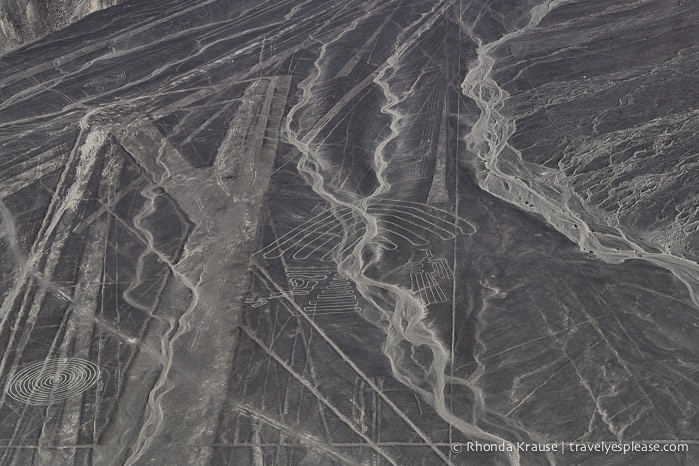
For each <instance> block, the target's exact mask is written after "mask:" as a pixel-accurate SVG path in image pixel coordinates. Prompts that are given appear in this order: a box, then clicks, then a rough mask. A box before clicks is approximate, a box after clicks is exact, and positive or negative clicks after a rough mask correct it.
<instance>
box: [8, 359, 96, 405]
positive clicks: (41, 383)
mask: <svg viewBox="0 0 699 466" xmlns="http://www.w3.org/2000/svg"><path fill="white" fill-rule="evenodd" d="M100 374H101V371H100V368H99V367H98V366H97V365H96V364H94V363H93V362H91V361H88V360H86V359H81V358H51V359H47V360H44V361H38V362H35V363H33V364H30V365H29V366H27V367H25V368H24V369H22V370H21V371H19V372H18V373H17V374H15V375H14V377H12V380H11V381H10V383H9V384H8V387H7V394H8V395H9V396H10V397H12V398H13V399H15V400H17V401H19V402H22V403H26V404H29V405H35V406H42V405H49V404H55V403H60V402H62V401H65V400H67V399H68V398H71V397H73V396H76V395H79V394H81V393H83V392H84V391H86V390H88V389H90V388H91V387H93V386H94V385H95V384H96V383H97V381H98V380H99V378H100Z"/></svg>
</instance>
